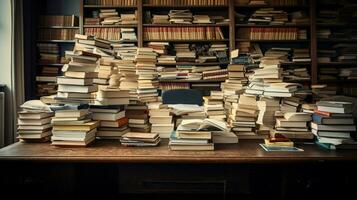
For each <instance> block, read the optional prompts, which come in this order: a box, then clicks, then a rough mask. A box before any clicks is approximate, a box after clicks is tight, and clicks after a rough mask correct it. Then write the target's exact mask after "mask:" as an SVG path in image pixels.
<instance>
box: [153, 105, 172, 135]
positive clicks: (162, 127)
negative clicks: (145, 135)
mask: <svg viewBox="0 0 357 200" xmlns="http://www.w3.org/2000/svg"><path fill="white" fill-rule="evenodd" d="M149 116H150V123H151V133H157V134H159V135H160V138H170V135H171V133H172V131H174V123H173V120H172V115H171V109H169V108H158V109H150V111H149Z"/></svg>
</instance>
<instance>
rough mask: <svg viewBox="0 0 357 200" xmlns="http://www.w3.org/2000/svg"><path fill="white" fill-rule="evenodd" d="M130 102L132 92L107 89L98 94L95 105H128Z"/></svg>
mask: <svg viewBox="0 0 357 200" xmlns="http://www.w3.org/2000/svg"><path fill="white" fill-rule="evenodd" d="M129 102H130V91H129V90H120V89H119V88H111V87H105V88H102V89H101V90H99V91H98V92H97V96H96V101H95V105H102V106H110V105H128V104H129Z"/></svg>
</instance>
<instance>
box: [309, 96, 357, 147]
mask: <svg viewBox="0 0 357 200" xmlns="http://www.w3.org/2000/svg"><path fill="white" fill-rule="evenodd" d="M351 112H352V104H351V103H349V102H334V101H320V102H317V110H315V113H314V114H313V122H312V123H311V128H312V132H313V134H314V135H316V137H317V141H316V143H317V144H318V145H320V146H322V147H325V148H327V149H357V142H355V141H354V140H353V137H354V136H355V133H356V125H355V122H354V119H353V116H352V113H351Z"/></svg>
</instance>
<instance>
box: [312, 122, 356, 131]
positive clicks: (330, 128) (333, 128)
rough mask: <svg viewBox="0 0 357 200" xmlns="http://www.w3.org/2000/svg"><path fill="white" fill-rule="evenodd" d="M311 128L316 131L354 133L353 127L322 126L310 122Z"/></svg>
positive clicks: (354, 128)
mask: <svg viewBox="0 0 357 200" xmlns="http://www.w3.org/2000/svg"><path fill="white" fill-rule="evenodd" d="M311 128H312V129H315V130H317V131H346V132H350V131H356V126H355V125H322V124H317V123H315V122H311Z"/></svg>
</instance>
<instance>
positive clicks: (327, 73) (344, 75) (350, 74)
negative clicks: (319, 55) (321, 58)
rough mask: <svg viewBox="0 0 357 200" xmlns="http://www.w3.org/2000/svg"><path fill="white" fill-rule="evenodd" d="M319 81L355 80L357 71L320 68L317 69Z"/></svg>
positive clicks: (352, 69)
mask: <svg viewBox="0 0 357 200" xmlns="http://www.w3.org/2000/svg"><path fill="white" fill-rule="evenodd" d="M318 77H319V80H321V81H326V80H346V79H347V80H356V79H357V70H356V68H355V67H353V68H339V67H321V68H320V69H319V76H318Z"/></svg>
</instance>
